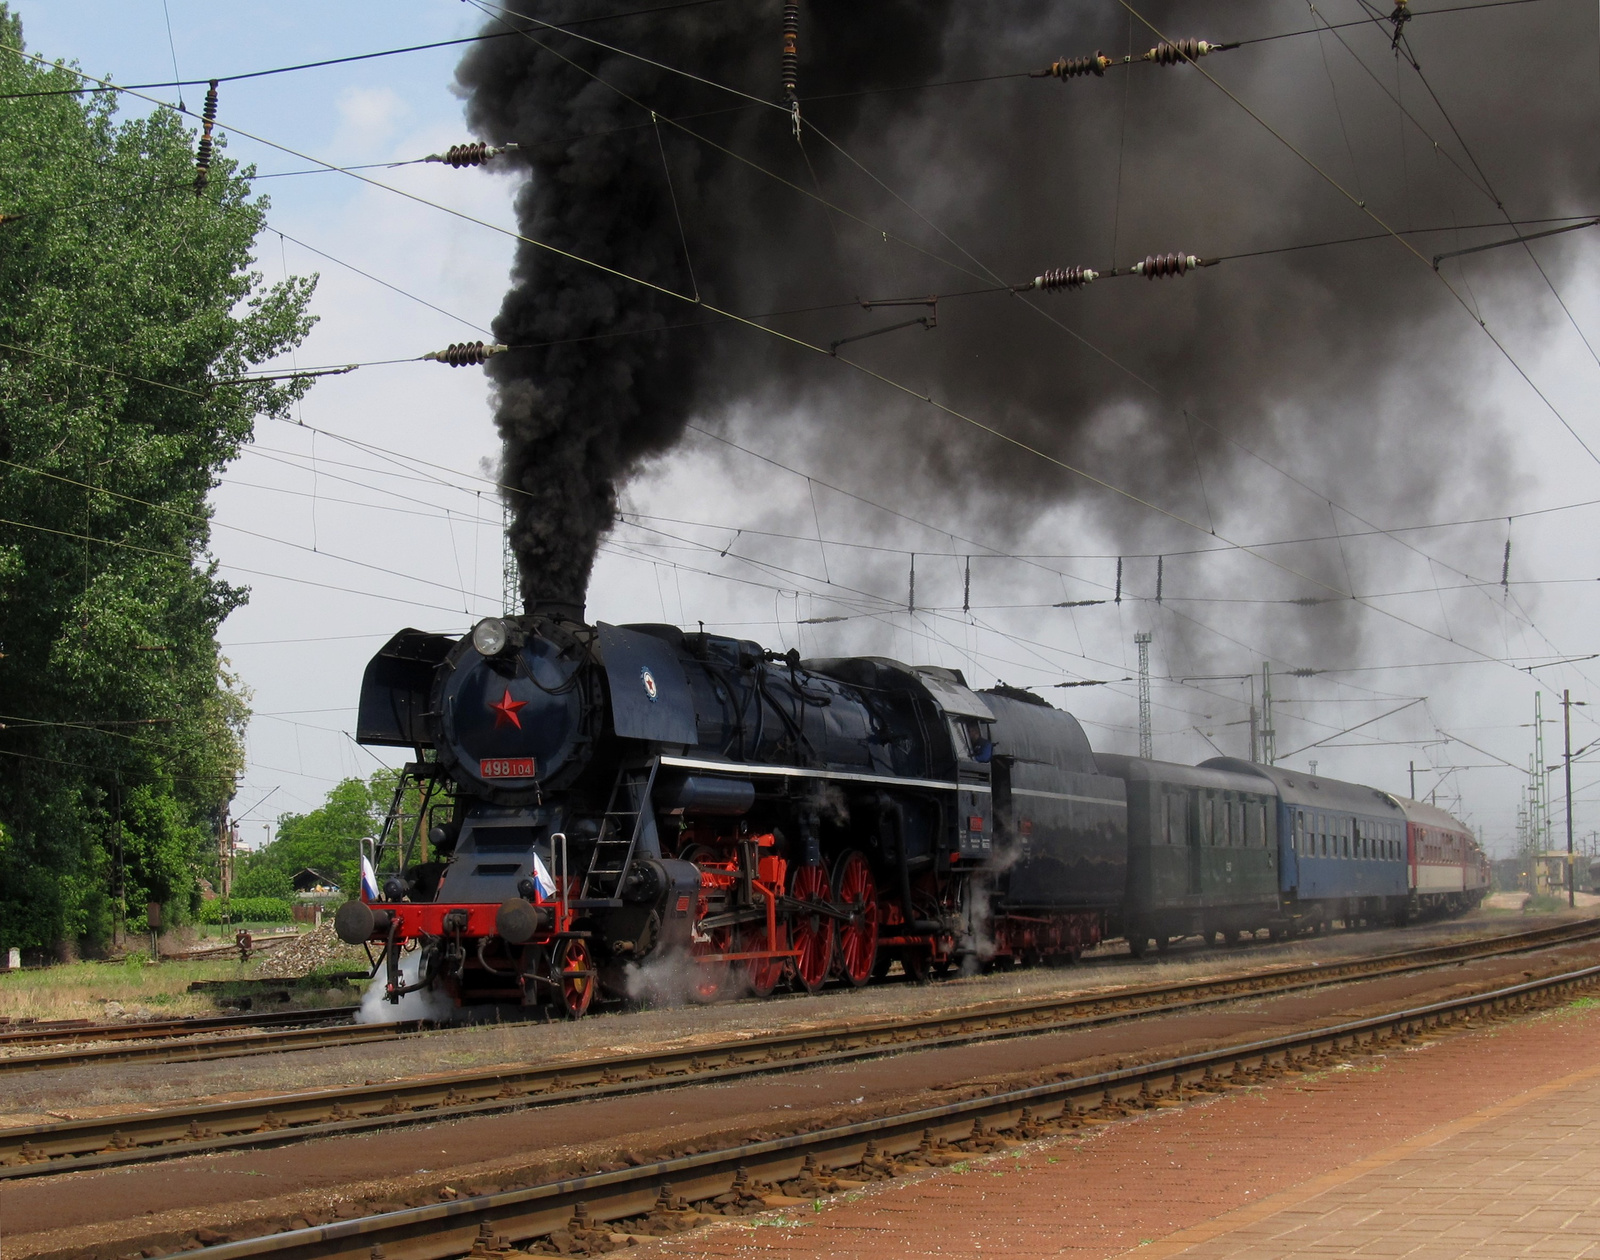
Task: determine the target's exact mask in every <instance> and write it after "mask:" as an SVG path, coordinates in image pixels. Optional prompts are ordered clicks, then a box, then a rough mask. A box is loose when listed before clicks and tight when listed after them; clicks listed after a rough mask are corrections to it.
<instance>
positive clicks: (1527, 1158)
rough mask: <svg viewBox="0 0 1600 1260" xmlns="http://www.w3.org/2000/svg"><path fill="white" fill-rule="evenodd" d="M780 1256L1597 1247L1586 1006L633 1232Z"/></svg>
mask: <svg viewBox="0 0 1600 1260" xmlns="http://www.w3.org/2000/svg"><path fill="white" fill-rule="evenodd" d="M629 1254H630V1256H631V1257H634V1258H635V1260H669V1258H672V1260H675V1258H676V1257H679V1256H706V1257H741V1258H748V1257H758V1256H766V1255H771V1256H774V1257H782V1258H783V1260H802V1258H804V1257H811V1256H816V1257H823V1256H827V1257H831V1258H837V1260H853V1258H855V1257H862V1258H868V1257H870V1258H871V1260H908V1258H912V1257H923V1256H927V1257H934V1256H938V1257H947V1256H983V1255H997V1256H998V1255H1004V1256H1006V1257H1007V1258H1008V1260H1012V1258H1014V1260H1032V1258H1034V1257H1041V1258H1042V1257H1066V1258H1068V1260H1109V1258H1110V1257H1113V1256H1122V1255H1127V1256H1129V1257H1136V1258H1137V1260H1158V1258H1159V1260H1167V1258H1168V1257H1175V1256H1182V1257H1184V1260H1223V1258H1226V1260H1278V1258H1280V1257H1313V1256H1315V1257H1323V1256H1335V1255H1336V1256H1371V1257H1384V1258H1386V1260H1387V1258H1390V1257H1407V1258H1408V1260H1450V1258H1451V1257H1457V1256H1468V1255H1470V1256H1472V1257H1474V1258H1475V1260H1476V1258H1479V1257H1483V1258H1487V1260H1500V1258H1501V1257H1512V1256H1517V1257H1523V1256H1529V1257H1552V1258H1554V1257H1579V1256H1585V1257H1595V1258H1596V1260H1600V1006H1597V1005H1594V1004H1591V1003H1587V1002H1579V1003H1574V1004H1573V1005H1572V1006H1569V1007H1567V1008H1564V1009H1562V1010H1560V1011H1558V1012H1554V1013H1550V1014H1545V1015H1542V1016H1536V1017H1530V1018H1527V1019H1522V1020H1519V1021H1516V1022H1514V1023H1509V1024H1502V1025H1497V1026H1494V1027H1492V1028H1490V1029H1487V1030H1484V1031H1479V1032H1468V1033H1459V1034H1454V1035H1450V1036H1446V1037H1444V1038H1442V1039H1441V1040H1439V1041H1437V1042H1434V1043H1431V1044H1428V1045H1424V1046H1418V1047H1411V1048H1408V1049H1405V1050H1401V1051H1396V1052H1393V1053H1390V1054H1388V1055H1385V1056H1383V1057H1381V1058H1366V1057H1360V1058H1354V1059H1352V1060H1351V1061H1350V1063H1349V1064H1348V1065H1345V1066H1343V1067H1341V1068H1339V1069H1335V1070H1332V1071H1327V1072H1322V1073H1319V1074H1317V1075H1315V1076H1306V1077H1303V1078H1299V1079H1295V1078H1287V1079H1285V1080H1282V1081H1280V1082H1278V1083H1275V1084H1273V1085H1270V1086H1267V1087H1265V1088H1261V1089H1252V1090H1249V1091H1245V1092H1241V1093H1237V1094H1231V1095H1227V1096H1224V1097H1221V1098H1218V1099H1216V1100H1214V1101H1210V1102H1204V1103H1197V1104H1192V1105H1189V1106H1186V1107H1182V1108H1175V1109H1172V1110H1163V1111H1157V1112H1154V1113H1147V1114H1146V1115H1144V1116H1142V1117H1140V1118H1138V1119H1135V1120H1131V1121H1126V1122H1122V1123H1117V1124H1111V1125H1106V1126H1103V1127H1097V1128H1093V1129H1090V1130H1086V1131H1080V1133H1077V1134H1074V1135H1073V1136H1071V1137H1069V1138H1065V1139H1061V1140H1058V1141H1055V1142H1052V1143H1050V1144H1048V1145H1035V1146H1031V1147H1029V1148H1027V1149H1026V1150H1023V1151H1020V1152H1014V1153H1012V1154H1010V1155H1004V1156H998V1157H994V1158H992V1159H988V1160H974V1161H972V1162H971V1163H970V1164H969V1165H968V1167H967V1168H966V1170H965V1171H961V1172H958V1171H955V1170H946V1171H942V1172H938V1173H930V1174H926V1175H924V1176H922V1177H920V1178H918V1179H917V1180H914V1181H911V1182H909V1183H908V1182H900V1183H895V1184H892V1185H890V1186H887V1187H885V1188H882V1189H877V1190H869V1191H866V1192H863V1193H861V1194H859V1195H857V1196H854V1197H846V1198H841V1199H838V1200H834V1201H832V1202H829V1203H827V1204H825V1205H823V1206H822V1207H821V1209H820V1210H817V1211H810V1210H803V1209H802V1210H800V1211H798V1212H796V1213H794V1214H792V1215H791V1216H790V1217H789V1218H788V1219H787V1220H784V1221H779V1222H776V1223H764V1224H756V1225H752V1224H749V1223H744V1224H737V1225H734V1224H730V1225H728V1226H723V1227H718V1228H716V1229H713V1230H711V1231H708V1232H699V1233H695V1234H692V1235H687V1236H685V1237H683V1238H681V1239H677V1240H674V1241H671V1242H667V1243H660V1244H652V1245H649V1246H647V1247H644V1248H640V1249H639V1250H636V1251H630V1253H629Z"/></svg>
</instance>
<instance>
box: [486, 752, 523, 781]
mask: <svg viewBox="0 0 1600 1260" xmlns="http://www.w3.org/2000/svg"><path fill="white" fill-rule="evenodd" d="M478 777H479V778H480V779H531V778H533V758H532V757H485V758H484V759H483V760H482V761H480V762H479V763H478Z"/></svg>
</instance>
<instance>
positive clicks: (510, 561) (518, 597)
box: [500, 499, 522, 617]
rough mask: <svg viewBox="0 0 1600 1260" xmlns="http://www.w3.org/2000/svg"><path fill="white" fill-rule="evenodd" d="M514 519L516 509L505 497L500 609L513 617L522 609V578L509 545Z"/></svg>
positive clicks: (513, 551)
mask: <svg viewBox="0 0 1600 1260" xmlns="http://www.w3.org/2000/svg"><path fill="white" fill-rule="evenodd" d="M516 520H517V513H516V510H515V509H514V508H513V507H512V506H511V501H510V500H509V499H507V500H506V502H505V534H504V536H503V541H502V549H501V552H500V605H501V608H500V611H501V614H502V615H503V616H506V617H515V616H516V615H517V614H518V613H519V612H521V611H522V579H521V577H520V576H519V575H518V572H517V553H516V551H515V549H514V548H513V547H512V546H511V527H512V526H513V525H514V524H516Z"/></svg>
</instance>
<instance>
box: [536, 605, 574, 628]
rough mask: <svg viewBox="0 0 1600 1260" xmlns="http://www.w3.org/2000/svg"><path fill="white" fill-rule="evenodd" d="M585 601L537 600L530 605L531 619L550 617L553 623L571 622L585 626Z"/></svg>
mask: <svg viewBox="0 0 1600 1260" xmlns="http://www.w3.org/2000/svg"><path fill="white" fill-rule="evenodd" d="M583 612H584V607H583V601H582V600H581V599H580V600H567V599H535V600H530V601H529V603H528V615H529V616H530V617H548V618H549V619H550V620H551V621H569V622H571V623H572V624H573V625H579V626H581V625H583V624H584V621H583Z"/></svg>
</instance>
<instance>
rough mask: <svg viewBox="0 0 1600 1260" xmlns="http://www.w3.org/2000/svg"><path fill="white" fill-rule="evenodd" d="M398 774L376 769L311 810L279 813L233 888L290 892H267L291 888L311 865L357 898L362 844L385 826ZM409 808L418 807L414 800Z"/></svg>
mask: <svg viewBox="0 0 1600 1260" xmlns="http://www.w3.org/2000/svg"><path fill="white" fill-rule="evenodd" d="M397 778H398V774H397V772H396V771H393V770H378V771H375V772H374V773H373V775H372V777H371V778H370V779H365V780H363V779H345V780H343V781H342V782H340V783H339V784H337V785H336V786H335V787H333V788H331V789H330V790H329V792H328V795H327V798H326V799H325V800H324V801H323V803H322V804H321V805H320V806H319V807H317V808H316V809H314V810H312V811H311V812H310V813H306V814H283V815H280V816H279V818H278V834H277V838H276V839H274V840H273V842H272V843H271V844H269V845H266V846H264V847H263V848H261V849H259V850H258V851H257V852H255V853H252V854H250V855H249V856H248V857H247V858H245V859H243V860H242V861H241V864H240V868H239V871H238V873H237V874H236V876H235V879H234V888H235V891H236V892H238V893H240V894H244V893H246V892H249V893H251V894H256V893H263V894H267V895H286V894H274V893H270V892H269V890H271V889H277V888H286V887H288V885H289V881H290V880H291V879H292V878H293V877H294V875H295V874H296V872H298V871H301V870H304V869H305V868H306V867H310V868H311V869H312V870H314V871H320V872H322V874H324V875H328V876H332V877H333V878H335V879H337V880H338V881H339V886H340V887H341V888H342V889H344V891H345V893H346V894H347V895H350V896H354V895H355V891H356V879H357V875H356V869H357V858H358V855H359V845H360V842H361V841H362V840H363V839H365V838H366V837H367V836H376V835H377V834H378V833H379V832H381V831H382V830H383V820H384V817H385V815H387V814H388V812H389V803H390V800H391V799H392V798H393V796H394V785H395V781H396V779H397ZM413 795H414V794H413ZM408 807H409V808H410V809H412V810H415V808H416V804H415V802H414V801H410V802H408Z"/></svg>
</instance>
